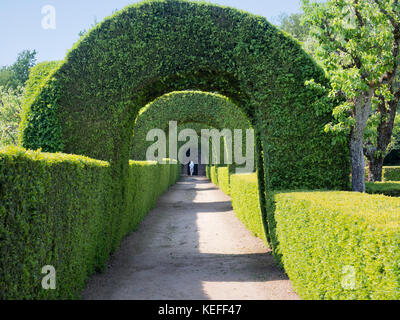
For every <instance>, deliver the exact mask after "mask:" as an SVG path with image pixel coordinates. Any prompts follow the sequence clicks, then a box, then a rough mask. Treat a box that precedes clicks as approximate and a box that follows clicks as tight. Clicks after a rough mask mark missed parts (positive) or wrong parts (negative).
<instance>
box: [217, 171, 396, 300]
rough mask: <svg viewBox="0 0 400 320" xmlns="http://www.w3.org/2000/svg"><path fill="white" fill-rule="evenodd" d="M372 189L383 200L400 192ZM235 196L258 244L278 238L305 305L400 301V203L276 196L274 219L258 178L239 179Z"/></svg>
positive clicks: (341, 196)
mask: <svg viewBox="0 0 400 320" xmlns="http://www.w3.org/2000/svg"><path fill="white" fill-rule="evenodd" d="M212 169H213V168H211V170H212ZM214 170H215V169H214ZM367 188H369V189H370V188H377V189H378V191H377V192H378V193H382V192H387V190H384V189H385V188H389V192H388V193H389V194H391V195H394V193H395V192H398V188H399V185H398V184H397V183H395V182H394V183H381V184H368V187H367ZM382 189H383V190H382ZM394 190H395V191H394ZM230 191H231V192H230V193H231V198H232V204H233V208H234V211H235V214H236V215H237V217H238V218H239V219H240V220H241V221H242V223H243V224H244V225H245V226H246V227H247V228H248V229H249V230H250V231H252V232H253V234H255V235H256V236H257V237H259V238H261V239H263V240H264V241H265V242H267V239H270V241H271V246H272V248H273V253H274V256H275V258H276V260H277V262H278V264H279V265H281V266H282V267H283V268H284V269H285V270H286V272H287V273H288V275H289V278H290V280H291V281H292V283H293V285H294V287H295V290H296V292H297V293H298V294H299V295H300V297H301V298H303V299H372V300H374V299H378V300H380V299H399V298H400V291H399V287H400V269H399V266H400V246H399V243H400V236H399V234H400V199H399V198H391V197H386V196H383V195H368V194H359V193H350V192H329V191H325V192H291V191H288V192H278V191H277V192H269V194H268V196H267V199H268V203H267V215H268V219H266V218H265V217H263V216H262V213H261V210H260V201H259V190H258V181H257V175H256V174H246V175H231V177H230ZM371 192H372V191H371ZM267 221H268V222H267ZM264 224H265V226H266V227H264ZM353 274H354V277H353ZM352 277H353V278H352ZM352 279H355V280H354V282H351V281H350V280H352Z"/></svg>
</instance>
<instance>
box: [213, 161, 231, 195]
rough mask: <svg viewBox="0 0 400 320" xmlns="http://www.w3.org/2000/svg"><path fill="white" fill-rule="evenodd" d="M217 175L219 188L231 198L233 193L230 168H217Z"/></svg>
mask: <svg viewBox="0 0 400 320" xmlns="http://www.w3.org/2000/svg"><path fill="white" fill-rule="evenodd" d="M216 173H217V176H218V186H219V188H220V189H221V190H222V191H223V192H224V193H225V194H227V195H228V196H229V195H230V193H231V190H230V173H229V167H217V168H216Z"/></svg>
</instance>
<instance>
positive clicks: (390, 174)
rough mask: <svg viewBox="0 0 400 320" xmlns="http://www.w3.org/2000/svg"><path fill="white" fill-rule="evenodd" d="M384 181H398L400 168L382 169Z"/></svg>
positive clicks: (399, 179)
mask: <svg viewBox="0 0 400 320" xmlns="http://www.w3.org/2000/svg"><path fill="white" fill-rule="evenodd" d="M383 176H384V179H385V181H400V167H383Z"/></svg>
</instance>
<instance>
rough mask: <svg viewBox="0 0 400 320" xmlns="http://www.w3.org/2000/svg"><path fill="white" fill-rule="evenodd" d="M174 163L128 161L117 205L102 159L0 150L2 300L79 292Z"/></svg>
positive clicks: (160, 188)
mask: <svg viewBox="0 0 400 320" xmlns="http://www.w3.org/2000/svg"><path fill="white" fill-rule="evenodd" d="M177 167H178V166H177V165H176V164H170V165H164V166H161V165H156V164H151V163H136V162H132V163H131V165H130V167H129V170H128V171H129V178H128V179H127V181H128V184H127V185H126V192H125V194H126V195H127V197H126V199H125V203H124V204H123V205H121V206H120V207H121V208H124V210H123V211H121V210H119V207H115V206H114V205H113V204H114V202H113V201H112V196H113V193H112V192H110V189H112V188H113V184H114V183H115V182H113V179H112V177H113V175H112V172H111V171H112V170H111V167H110V166H109V164H108V163H107V162H102V161H97V160H93V159H89V158H85V157H80V156H73V155H65V154H46V153H39V152H31V151H25V150H24V149H19V148H7V149H5V150H2V151H1V152H0V186H1V187H0V256H1V260H0V299H56V298H61V299H70V298H76V297H78V296H79V293H80V291H81V289H82V288H83V287H84V283H85V279H86V278H87V277H88V275H90V274H92V273H94V272H95V271H99V270H102V269H103V268H104V267H105V264H106V262H107V260H108V258H109V255H110V253H111V252H112V250H113V245H114V244H113V242H114V241H115V239H121V238H122V237H123V236H125V235H126V234H127V233H129V232H130V231H132V230H134V229H135V228H136V227H137V225H138V224H139V222H140V221H141V220H142V218H143V217H144V215H145V214H146V213H147V212H148V211H149V210H150V209H151V208H152V207H153V206H154V204H155V202H156V200H157V198H158V196H159V195H160V194H161V193H162V192H164V191H165V190H166V189H167V188H168V186H169V185H170V184H171V183H174V182H175V181H176V180H177V179H178V174H177V172H178V170H177ZM173 171H175V174H171V172H173ZM46 265H52V266H54V267H55V269H56V272H57V289H56V290H49V291H46V290H43V289H42V288H41V279H42V278H43V277H44V275H42V274H41V270H42V267H44V266H46Z"/></svg>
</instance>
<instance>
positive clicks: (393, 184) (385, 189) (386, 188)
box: [365, 181, 400, 197]
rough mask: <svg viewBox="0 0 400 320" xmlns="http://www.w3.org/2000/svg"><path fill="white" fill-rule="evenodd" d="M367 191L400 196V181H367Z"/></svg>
mask: <svg viewBox="0 0 400 320" xmlns="http://www.w3.org/2000/svg"><path fill="white" fill-rule="evenodd" d="M365 187H366V191H367V193H370V194H383V195H385V196H389V197H400V181H388V182H375V183H373V182H367V183H366V184H365Z"/></svg>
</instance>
